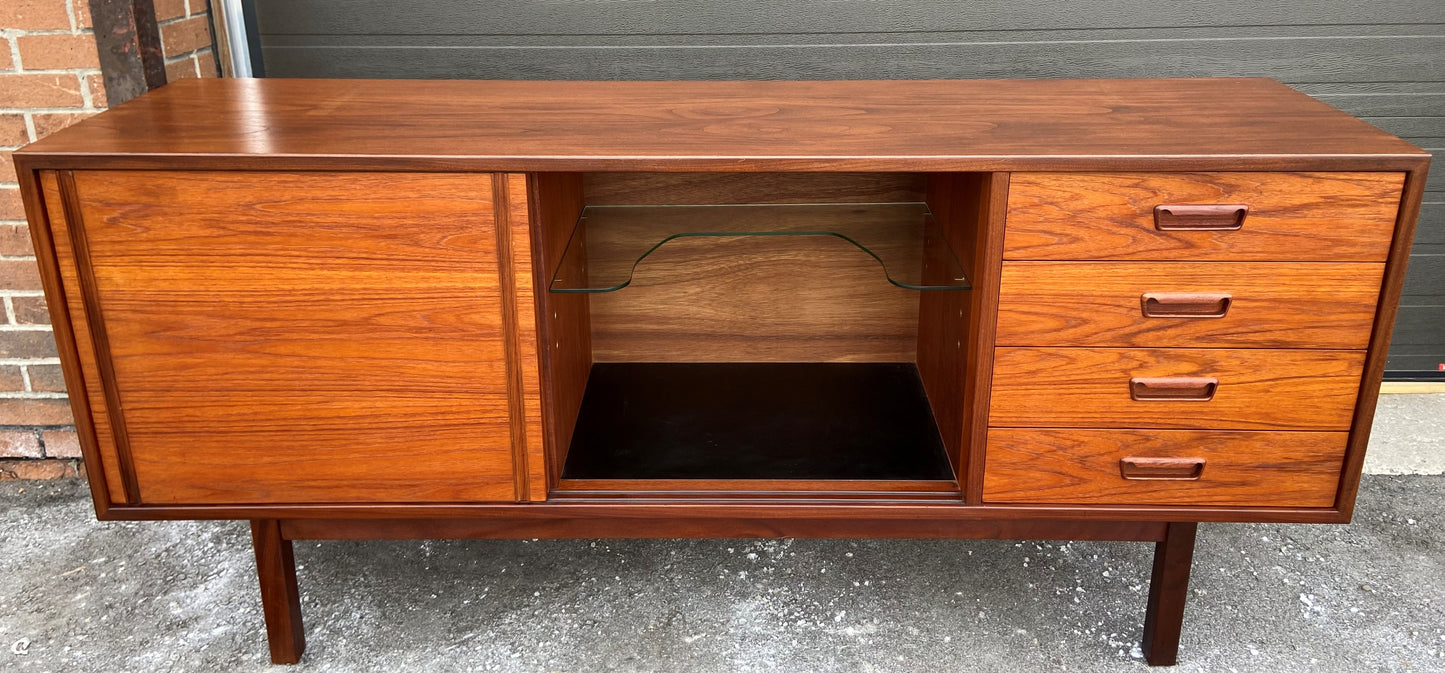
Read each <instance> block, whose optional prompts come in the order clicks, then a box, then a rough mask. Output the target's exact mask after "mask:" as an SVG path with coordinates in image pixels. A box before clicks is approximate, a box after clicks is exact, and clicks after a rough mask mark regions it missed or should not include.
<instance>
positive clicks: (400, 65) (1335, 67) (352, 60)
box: [254, 0, 1445, 377]
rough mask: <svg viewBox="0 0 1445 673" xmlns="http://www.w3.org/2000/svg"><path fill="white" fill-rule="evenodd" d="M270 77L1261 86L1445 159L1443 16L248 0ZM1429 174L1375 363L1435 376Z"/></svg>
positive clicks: (804, 3)
mask: <svg viewBox="0 0 1445 673" xmlns="http://www.w3.org/2000/svg"><path fill="white" fill-rule="evenodd" d="M254 3H255V4H254V9H255V12H256V14H255V16H256V17H257V22H256V24H257V25H256V27H255V28H256V35H257V37H258V38H259V42H260V45H261V50H260V52H261V54H262V59H263V64H262V66H263V68H264V72H265V74H266V75H268V76H274V77H403V78H488V79H499V78H500V79H891V78H1000V77H1196V76H1251V77H1273V78H1275V79H1278V80H1280V81H1283V82H1285V83H1286V84H1290V85H1292V86H1294V87H1296V88H1298V89H1300V90H1302V91H1304V92H1305V93H1308V94H1311V95H1314V96H1316V97H1318V98H1319V99H1321V100H1323V101H1325V102H1327V103H1330V104H1331V105H1334V106H1336V107H1338V108H1340V109H1342V110H1345V111H1347V112H1350V113H1352V114H1355V115H1357V116H1360V117H1363V118H1365V119H1366V120H1367V121H1369V122H1371V123H1373V124H1375V125H1376V126H1379V127H1380V128H1382V129H1385V130H1386V131H1389V132H1391V133H1394V134H1396V135H1399V136H1402V137H1404V138H1407V139H1409V140H1410V141H1412V142H1414V143H1415V144H1417V145H1420V146H1421V147H1424V148H1426V149H1429V150H1431V151H1432V152H1437V153H1438V152H1439V151H1441V148H1445V0H1375V1H1373V2H1361V1H1359V0H1323V1H1321V0H1278V1H1275V2H1259V1H1258V0H1208V1H1200V2H1161V1H1160V0H1110V1H1099V0H1048V1H1045V2H1020V1H1019V0H976V1H972V2H962V1H959V0H887V1H879V0H497V1H476V0H409V1H407V2H396V1H395V0H254ZM1442 363H1445V165H1437V166H1436V170H1435V171H1434V172H1433V175H1431V177H1430V181H1429V183H1428V185H1427V193H1426V195H1425V206H1424V209H1423V211H1422V213H1421V219H1420V231H1419V234H1418V235H1417V236H1416V240H1415V248H1414V254H1413V256H1412V258H1411V262H1410V272H1409V276H1408V278H1407V280H1406V282H1405V298H1404V302H1403V304H1402V306H1401V309H1400V317H1399V322H1398V323H1397V324H1396V328H1395V340H1394V344H1393V346H1392V348H1391V350H1390V358H1389V364H1388V367H1389V369H1390V370H1391V373H1392V375H1394V376H1397V377H1398V376H1402V375H1405V374H1407V373H1419V372H1437V371H1440V368H1441V367H1445V364H1442Z"/></svg>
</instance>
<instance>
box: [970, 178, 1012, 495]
mask: <svg viewBox="0 0 1445 673" xmlns="http://www.w3.org/2000/svg"><path fill="white" fill-rule="evenodd" d="M1008 184H1009V174H1008V173H990V174H989V175H988V176H987V179H986V180H985V183H984V185H983V193H982V196H983V198H981V199H980V200H979V214H978V219H977V222H978V230H977V232H976V236H975V239H974V240H975V241H976V243H975V247H974V249H973V250H972V253H973V254H972V255H971V256H970V257H971V262H970V267H969V272H970V273H972V274H973V276H972V277H971V278H970V280H971V281H972V283H973V290H972V294H973V297H972V301H971V303H970V310H969V325H970V329H969V333H968V338H969V342H968V351H967V355H968V363H969V364H968V367H967V368H966V370H965V374H966V376H967V378H966V380H965V381H964V396H963V399H964V410H965V411H964V438H965V444H964V446H965V447H966V449H967V451H968V455H967V460H966V461H964V463H965V466H966V467H965V468H964V475H963V476H962V477H961V479H962V480H963V481H964V483H960V484H959V485H960V486H962V487H963V495H964V501H965V502H967V503H968V504H970V505H978V504H982V503H983V470H984V462H985V458H986V444H987V442H988V410H989V396H990V392H991V390H992V387H993V355H994V351H993V344H994V333H995V331H996V330H997V327H998V291H999V276H1000V275H1001V274H1002V273H1003V239H1004V222H1005V219H1006V216H1007V211H1008Z"/></svg>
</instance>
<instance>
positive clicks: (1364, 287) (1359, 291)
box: [997, 262, 1385, 349]
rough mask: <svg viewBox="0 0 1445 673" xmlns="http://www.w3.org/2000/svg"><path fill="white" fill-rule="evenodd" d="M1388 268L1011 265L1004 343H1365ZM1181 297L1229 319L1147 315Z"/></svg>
mask: <svg viewBox="0 0 1445 673" xmlns="http://www.w3.org/2000/svg"><path fill="white" fill-rule="evenodd" d="M1384 273H1385V265H1384V264H1370V263H1338V264H1336V263H1318V264H1301V263H1270V262H1004V264H1003V281H1002V283H1001V284H1000V290H999V292H1000V296H999V306H998V337H997V339H998V341H997V343H998V345H1000V346H1144V347H1160V346H1191V347H1213V348H1333V349H1363V348H1364V347H1365V345H1366V344H1367V343H1368V342H1369V339H1370V330H1371V327H1372V326H1373V324H1374V318H1375V302H1377V301H1378V300H1379V295H1380V281H1381V279H1382V278H1383V276H1384ZM1176 293H1178V294H1186V295H1188V294H1199V295H1205V296H1206V298H1208V299H1209V300H1210V301H1206V302H1204V303H1206V304H1209V303H1211V301H1213V300H1214V299H1216V298H1223V299H1222V300H1221V301H1227V302H1228V305H1227V307H1225V308H1223V309H1222V312H1223V313H1224V315H1223V316H1222V317H1195V316H1188V317H1158V316H1146V315H1145V313H1144V309H1143V301H1142V298H1143V297H1144V296H1145V295H1168V294H1176ZM1161 298H1162V297H1161ZM1220 305H1221V306H1222V305H1223V304H1220Z"/></svg>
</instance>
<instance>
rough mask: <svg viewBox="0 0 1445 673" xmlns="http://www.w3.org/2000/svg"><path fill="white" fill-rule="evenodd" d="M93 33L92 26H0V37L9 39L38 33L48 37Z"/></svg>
mask: <svg viewBox="0 0 1445 673" xmlns="http://www.w3.org/2000/svg"><path fill="white" fill-rule="evenodd" d="M94 34H95V29H94V28H36V29H34V30H31V29H28V28H0V37H3V38H6V39H10V40H13V39H15V38H17V37H29V36H31V35H40V36H43V37H48V36H51V35H64V36H67V37H69V36H72V35H94Z"/></svg>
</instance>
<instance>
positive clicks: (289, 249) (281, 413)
mask: <svg viewBox="0 0 1445 673" xmlns="http://www.w3.org/2000/svg"><path fill="white" fill-rule="evenodd" d="M75 184H76V186H77V191H78V194H79V203H80V208H81V210H80V212H81V214H82V216H83V218H82V219H83V222H82V223H78V224H77V226H80V227H82V228H83V230H84V231H83V235H84V240H85V241H86V247H87V249H88V250H89V264H90V277H91V278H93V287H94V292H95V296H96V298H97V300H98V305H99V307H100V311H99V313H93V314H92V315H93V317H92V322H95V317H94V316H100V318H101V319H102V320H103V325H100V326H99V327H98V328H99V329H100V330H101V333H103V334H105V335H106V337H107V339H106V341H107V342H108V343H109V345H110V348H111V350H110V352H109V353H108V354H106V353H103V354H102V356H103V357H105V356H108V359H109V362H110V365H111V367H110V370H111V371H113V372H114V380H113V387H114V389H115V390H116V391H118V397H119V400H120V402H121V407H122V408H123V409H124V413H123V418H124V421H125V427H126V430H127V437H128V439H129V441H128V445H129V447H130V450H131V455H132V457H133V459H134V461H135V471H136V477H137V481H138V483H139V486H140V500H141V502H142V503H143V504H191V503H194V504H221V503H234V504H241V503H256V504H265V503H319V502H477V501H510V500H513V499H514V498H515V493H516V488H515V483H514V469H513V450H512V447H513V438H512V435H511V424H512V418H511V413H510V406H509V401H510V397H509V394H510V392H511V388H510V383H511V381H510V379H509V377H508V373H507V357H506V356H507V353H506V350H507V349H506V331H505V326H504V324H503V312H502V301H503V293H502V285H501V281H500V279H499V273H498V271H499V261H498V255H497V250H496V246H497V241H498V238H497V232H496V226H495V221H494V215H493V212H492V208H493V192H492V180H491V178H490V176H488V175H484V174H483V175H438V174H367V173H349V174H325V173H291V174H285V173H246V172H217V173H187V172H142V171H116V172H106V171H81V172H76V173H75ZM104 371H105V367H102V372H104Z"/></svg>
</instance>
